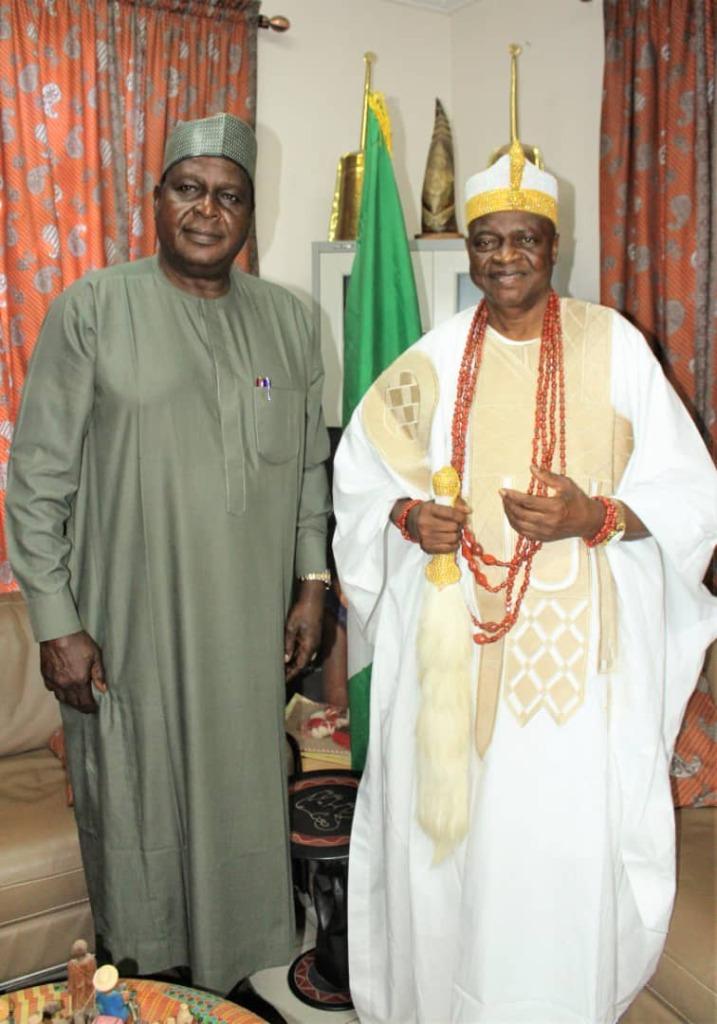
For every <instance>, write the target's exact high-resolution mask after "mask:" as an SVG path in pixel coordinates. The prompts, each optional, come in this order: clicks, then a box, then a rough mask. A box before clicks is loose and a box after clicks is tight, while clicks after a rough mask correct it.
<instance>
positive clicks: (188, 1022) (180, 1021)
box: [177, 1003, 194, 1024]
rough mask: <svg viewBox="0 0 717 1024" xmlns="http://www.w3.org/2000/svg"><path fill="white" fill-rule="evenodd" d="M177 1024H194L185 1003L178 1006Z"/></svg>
mask: <svg viewBox="0 0 717 1024" xmlns="http://www.w3.org/2000/svg"><path fill="white" fill-rule="evenodd" d="M177 1024H194V1017H193V1016H192V1014H191V1011H190V1009H189V1007H188V1006H187V1004H186V1003H180V1004H179V1013H178V1014H177Z"/></svg>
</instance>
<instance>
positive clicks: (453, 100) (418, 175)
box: [257, 0, 603, 300]
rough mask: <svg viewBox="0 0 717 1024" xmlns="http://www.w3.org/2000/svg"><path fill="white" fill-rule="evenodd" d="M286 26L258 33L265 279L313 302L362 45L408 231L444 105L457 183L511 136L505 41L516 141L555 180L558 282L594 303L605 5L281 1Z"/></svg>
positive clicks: (277, 6)
mask: <svg viewBox="0 0 717 1024" xmlns="http://www.w3.org/2000/svg"><path fill="white" fill-rule="evenodd" d="M264 11H265V13H266V14H269V15H271V14H285V15H287V16H288V17H289V18H290V19H291V22H292V27H291V30H290V31H289V32H288V33H286V34H285V35H283V36H279V35H276V34H274V33H269V32H265V31H262V32H260V34H259V81H258V136H259V167H258V188H257V225H258V236H259V252H260V259H261V266H262V274H263V276H265V277H267V278H269V279H271V280H274V281H278V282H280V283H281V284H284V285H287V286H288V287H289V288H291V289H292V290H293V291H295V292H296V294H298V295H299V296H300V297H303V298H304V299H305V300H308V299H309V296H310V294H311V242H312V241H320V240H323V239H325V238H326V235H327V228H328V219H329V211H330V204H331V196H332V192H333V187H334V176H335V172H336V161H337V159H338V157H339V155H340V154H341V153H343V152H345V151H347V150H351V149H355V148H356V146H357V144H358V131H359V122H360V109H361V89H362V83H363V61H362V56H363V53H364V51H365V50H374V51H375V52H376V53H377V54H378V61H377V63H376V65H375V70H374V85H375V87H376V88H379V89H381V90H382V91H383V92H385V94H386V97H387V99H388V103H389V110H390V113H391V117H392V122H393V129H394V142H395V153H394V164H395V168H396V175H397V178H398V183H399V189H400V191H401V197H402V201H403V205H404V213H405V215H406V222H407V228H408V231H409V234H414V233H415V232H416V231H417V230H418V229H419V226H420V192H421V185H422V181H423V171H424V166H425V159H426V152H427V149H428V143H429V140H430V135H431V130H432V126H433V105H434V99H435V97H436V96H439V97H440V98H441V99H442V100H443V102H444V105H445V107H446V110H447V112H448V115H449V117H450V118H451V121H452V125H453V137H454V146H455V154H456V165H457V182H458V190H457V191H458V202H459V207H460V206H462V183H463V180H464V178H465V177H466V176H468V175H469V174H471V173H474V172H475V171H476V170H478V169H480V168H481V167H483V166H484V165H485V162H486V159H487V157H488V154H489V153H490V152H491V150H492V149H493V148H494V147H495V146H497V145H500V144H502V143H503V142H505V141H507V138H508V113H507V111H508V84H509V61H508V55H507V47H508V44H509V43H510V42H518V43H521V44H523V46H524V53H523V56H522V57H521V64H520V71H521V85H522V90H521V103H520V114H521V121H520V126H521V134H523V135H524V137H525V141H527V142H533V143H536V144H538V145H540V146H541V148H542V149H543V152H544V154H545V157H546V161H547V165H548V168H549V169H550V170H552V171H554V172H555V173H556V174H558V175H559V178H560V183H561V198H562V208H561V213H562V232H561V233H562V249H563V256H562V257H561V263H560V266H559V269H558V275H557V279H556V284H557V285H558V286H559V287H560V288H561V290H563V291H565V290H568V291H569V292H570V293H571V294H574V295H579V296H581V297H583V298H588V299H596V298H597V296H598V147H599V123H600V102H601V91H602V58H603V44H602V4H601V3H600V2H599V0H592V2H591V3H581V2H579V0H475V2H474V3H472V4H470V5H469V6H467V7H465V8H463V9H461V10H458V11H456V12H455V13H453V14H452V15H446V14H442V13H439V12H433V11H429V10H425V9H421V8H417V7H411V6H408V5H405V4H399V3H390V2H387V0H276V2H275V3H274V6H272V7H269V6H268V4H267V3H266V2H265V4H264Z"/></svg>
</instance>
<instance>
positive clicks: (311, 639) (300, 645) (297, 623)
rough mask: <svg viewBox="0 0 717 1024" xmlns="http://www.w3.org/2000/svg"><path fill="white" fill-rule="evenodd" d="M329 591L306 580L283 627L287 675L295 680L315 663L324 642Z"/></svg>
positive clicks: (317, 582) (319, 584)
mask: <svg viewBox="0 0 717 1024" xmlns="http://www.w3.org/2000/svg"><path fill="white" fill-rule="evenodd" d="M325 593H326V588H325V587H324V584H323V583H322V582H320V581H319V580H305V581H304V582H303V583H302V584H301V590H300V591H299V596H298V598H297V600H296V603H295V604H294V605H293V606H292V607H291V609H290V611H289V614H288V616H287V618H286V626H285V628H284V672H285V673H286V679H287V681H289V680H291V679H293V678H294V677H295V676H297V675H298V674H299V672H301V670H302V669H304V668H306V666H307V665H308V664H309V662H310V661H312V660H313V657H314V654H315V653H316V649H317V647H318V646H319V642H320V641H321V624H322V619H323V614H324V595H325Z"/></svg>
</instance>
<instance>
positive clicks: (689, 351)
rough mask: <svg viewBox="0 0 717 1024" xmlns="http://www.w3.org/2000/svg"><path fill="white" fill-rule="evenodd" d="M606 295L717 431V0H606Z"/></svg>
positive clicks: (705, 424)
mask: <svg viewBox="0 0 717 1024" xmlns="http://www.w3.org/2000/svg"><path fill="white" fill-rule="evenodd" d="M604 10H605V77H604V93H603V95H604V98H603V110H602V130H601V144H602V146H601V165H600V229H601V245H602V252H601V258H602V262H601V298H602V301H603V303H604V304H605V305H608V306H614V307H616V308H617V309H619V310H621V311H622V312H623V313H625V314H626V315H627V316H628V317H630V319H631V320H633V321H634V323H635V324H636V325H637V326H638V327H639V328H640V329H641V330H642V331H643V332H644V333H645V334H646V336H647V337H648V339H649V340H650V341H651V343H652V344H653V345H654V347H655V351H656V352H657V354H658V356H659V357H660V358H661V360H662V362H663V365H664V366H665V369H666V371H667V373H668V375H669V376H670V378H671V380H672V382H673V383H674V384H675V386H676V387H677V389H678V391H679V392H680V394H681V396H682V398H683V400H684V401H685V403H686V404H687V406H688V407H689V409H690V410H691V412H692V413H693V415H694V417H695V420H696V422H697V423H698V425H699V427H700V429H701V431H702V433H703V436H704V437H705V440H706V441H707V442H708V443H712V445H713V450H715V449H714V443H715V441H717V432H716V425H717V424H716V415H715V412H716V410H717V348H716V346H715V329H716V327H717V321H716V317H717V196H716V195H715V186H716V185H717V153H716V151H715V145H716V144H717V133H716V132H715V104H714V86H715V28H716V25H717V4H716V3H715V0H649V2H645V0H605V3H604Z"/></svg>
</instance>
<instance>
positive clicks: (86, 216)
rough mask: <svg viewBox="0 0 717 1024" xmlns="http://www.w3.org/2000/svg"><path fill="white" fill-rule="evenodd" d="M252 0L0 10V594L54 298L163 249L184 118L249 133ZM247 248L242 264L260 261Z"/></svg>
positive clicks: (43, 4)
mask: <svg viewBox="0 0 717 1024" xmlns="http://www.w3.org/2000/svg"><path fill="white" fill-rule="evenodd" d="M258 15H259V3H258V2H254V0H10V2H9V3H4V4H2V6H0V590H8V589H12V588H13V586H14V582H13V578H12V572H11V569H10V564H9V562H8V560H7V554H6V549H5V539H4V534H3V532H2V513H3V509H4V490H5V483H6V478H7V462H8V455H9V451H10V442H11V439H12V429H13V423H14V422H15V418H16V416H17V412H18V407H19V403H20V395H21V392H22V384H23V380H24V376H25V370H26V367H27V363H28V360H29V358H30V354H31V352H32V348H33V345H34V343H35V339H36V337H37V333H38V330H39V328H40V325H41V323H42V320H43V317H44V315H45V312H46V311H47V307H48V306H49V304H50V302H51V301H52V299H54V298H55V297H56V296H57V295H59V293H60V292H61V291H62V290H63V288H66V287H67V285H69V284H71V283H72V282H73V281H74V280H76V279H77V278H78V277H80V276H81V275H82V274H84V273H85V272H86V271H88V270H91V269H95V268H97V267H103V266H106V265H108V264H111V263H119V262H123V261H124V260H128V259H136V258H138V257H140V256H146V255H148V254H150V253H151V252H153V251H154V247H155V235H154V222H153V217H152V190H153V188H154V186H155V184H156V183H157V180H158V177H159V173H160V169H161V162H162V151H163V146H164V139H165V137H166V135H167V132H168V130H169V129H171V128H172V126H173V125H174V124H175V123H176V121H178V120H186V119H189V118H194V117H204V116H206V115H209V114H214V113H218V112H219V111H222V110H227V111H231V112H232V113H234V114H237V115H239V116H240V117H243V118H244V119H245V120H248V121H250V122H251V123H252V124H253V122H254V107H255V98H256V33H257V26H258ZM253 252H254V250H253V248H252V247H251V246H247V247H246V249H245V251H244V252H243V253H242V256H241V257H240V262H243V264H244V266H245V267H247V266H248V264H249V263H250V262H251V261H252V259H253Z"/></svg>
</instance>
